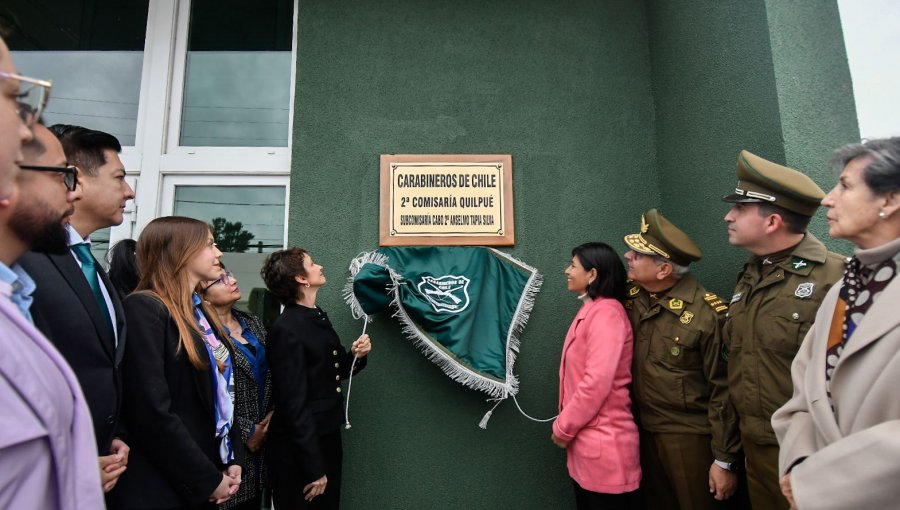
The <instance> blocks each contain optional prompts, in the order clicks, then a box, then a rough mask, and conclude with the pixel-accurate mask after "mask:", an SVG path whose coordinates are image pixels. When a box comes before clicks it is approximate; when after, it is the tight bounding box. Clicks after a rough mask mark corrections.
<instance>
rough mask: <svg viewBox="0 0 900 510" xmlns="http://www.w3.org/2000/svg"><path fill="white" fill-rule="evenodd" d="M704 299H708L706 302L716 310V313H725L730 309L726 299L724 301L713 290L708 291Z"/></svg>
mask: <svg viewBox="0 0 900 510" xmlns="http://www.w3.org/2000/svg"><path fill="white" fill-rule="evenodd" d="M703 300H704V301H706V304H708V305H709V306H710V307H711V308H712V309H713V310H715V311H716V313H725V312H727V311H728V304H727V303H725V301H722V299H721V298H720V297H719V296H717V295H715V294H713V293H712V292H707V293H706V294H704V295H703Z"/></svg>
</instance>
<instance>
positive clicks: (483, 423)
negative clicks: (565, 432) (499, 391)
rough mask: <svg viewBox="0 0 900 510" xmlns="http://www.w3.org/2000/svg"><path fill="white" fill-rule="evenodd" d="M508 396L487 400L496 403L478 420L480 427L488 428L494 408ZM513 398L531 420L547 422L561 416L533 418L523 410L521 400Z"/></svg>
mask: <svg viewBox="0 0 900 510" xmlns="http://www.w3.org/2000/svg"><path fill="white" fill-rule="evenodd" d="M506 398H507V397H503V398H489V399H488V400H487V401H488V402H491V401H494V402H496V404H494V407H492V408H491V409H490V411H488V412H486V413H484V416H482V418H481V421H480V422H478V427H480V428H482V429H486V428H487V424H488V420H490V419H491V415H492V414H494V409H497V406H499V405H500V404H501V403H502V402H503V401H504V400H506ZM512 398H513V402H515V403H516V407H517V408H518V409H519V412H520V413H522V416H524V417H526V418H528V419H529V420H531V421H536V422H538V423H545V422H548V421H553V420H555V419H556V418H557V417H559V415H558V414H557V415H556V416H554V417H553V418H547V419H546V420H541V419H539V418H533V417H531V416H528V413H526V412H525V411H523V410H522V406H520V405H519V401H518V400H517V399H516V396H515V395H513V396H512Z"/></svg>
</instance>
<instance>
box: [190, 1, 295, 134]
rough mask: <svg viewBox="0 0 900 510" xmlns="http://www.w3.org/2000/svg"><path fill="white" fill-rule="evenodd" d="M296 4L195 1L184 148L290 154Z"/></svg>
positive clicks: (192, 13)
mask: <svg viewBox="0 0 900 510" xmlns="http://www.w3.org/2000/svg"><path fill="white" fill-rule="evenodd" d="M291 4H292V2H291V1H290V0H277V1H270V2H246V1H244V0H194V1H193V2H192V4H191V11H190V27H189V29H188V33H189V35H188V43H187V58H186V61H185V72H184V95H183V103H182V108H181V110H182V114H181V127H180V138H179V145H182V146H215V147H218V146H226V147H234V146H249V147H287V145H288V143H287V141H288V135H289V127H288V118H289V110H288V108H289V105H290V103H291V98H290V92H291V75H290V73H291V59H292V55H291V39H292V36H291V34H292V30H293V23H292V19H293V17H292V16H291Z"/></svg>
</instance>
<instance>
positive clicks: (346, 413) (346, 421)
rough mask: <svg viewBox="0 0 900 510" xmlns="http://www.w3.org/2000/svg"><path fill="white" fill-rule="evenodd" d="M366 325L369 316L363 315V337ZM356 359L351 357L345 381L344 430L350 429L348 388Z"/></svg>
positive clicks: (354, 356) (356, 357) (351, 383)
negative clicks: (347, 376) (348, 375)
mask: <svg viewBox="0 0 900 510" xmlns="http://www.w3.org/2000/svg"><path fill="white" fill-rule="evenodd" d="M368 325H369V316H368V315H363V332H362V334H363V335H365V334H366V326H368ZM357 359H359V355H358V354H355V355H353V363H351V364H350V377H349V378H348V379H347V401H346V402H344V430H347V429H349V428H350V388H351V386H352V385H353V370H354V369H355V368H356V360H357Z"/></svg>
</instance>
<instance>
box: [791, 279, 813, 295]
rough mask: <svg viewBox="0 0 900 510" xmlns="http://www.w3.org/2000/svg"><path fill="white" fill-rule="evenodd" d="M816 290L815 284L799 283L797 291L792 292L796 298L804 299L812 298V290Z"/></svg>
mask: <svg viewBox="0 0 900 510" xmlns="http://www.w3.org/2000/svg"><path fill="white" fill-rule="evenodd" d="M815 288H816V284H815V283H813V282H807V283H801V284H800V285H797V290H795V291H794V295H795V296H797V297H798V298H801V299H804V298H808V297H810V296H812V294H813V289H815Z"/></svg>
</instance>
